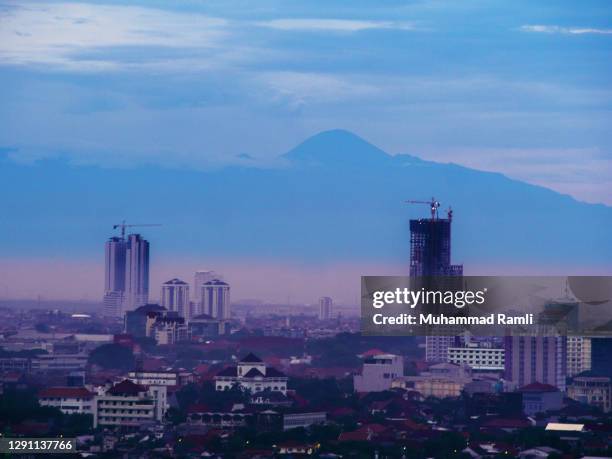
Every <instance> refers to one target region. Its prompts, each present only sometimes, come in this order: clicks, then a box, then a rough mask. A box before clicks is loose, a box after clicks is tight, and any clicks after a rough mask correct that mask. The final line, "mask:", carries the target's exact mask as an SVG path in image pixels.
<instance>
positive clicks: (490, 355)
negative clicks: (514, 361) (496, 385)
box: [448, 343, 505, 371]
mask: <svg viewBox="0 0 612 459" xmlns="http://www.w3.org/2000/svg"><path fill="white" fill-rule="evenodd" d="M504 354H505V351H504V349H503V348H494V347H482V346H480V345H478V344H477V343H469V344H467V345H466V346H465V347H449V348H448V362H450V363H456V364H459V365H461V364H466V365H469V366H470V367H471V368H472V370H475V371H504V368H505V366H504Z"/></svg>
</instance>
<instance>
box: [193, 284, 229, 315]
mask: <svg viewBox="0 0 612 459" xmlns="http://www.w3.org/2000/svg"><path fill="white" fill-rule="evenodd" d="M201 298H202V300H201V303H200V311H199V312H200V313H201V314H207V315H209V316H211V317H213V318H215V319H229V318H230V286H229V284H228V283H227V282H223V281H222V280H219V279H213V280H211V281H208V282H205V283H204V284H203V285H202V288H201Z"/></svg>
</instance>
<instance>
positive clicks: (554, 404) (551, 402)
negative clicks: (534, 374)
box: [519, 382, 563, 416]
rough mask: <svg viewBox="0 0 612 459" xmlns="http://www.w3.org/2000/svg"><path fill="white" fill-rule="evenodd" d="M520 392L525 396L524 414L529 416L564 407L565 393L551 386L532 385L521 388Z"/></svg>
mask: <svg viewBox="0 0 612 459" xmlns="http://www.w3.org/2000/svg"><path fill="white" fill-rule="evenodd" d="M519 392H520V393H522V394H523V412H524V413H525V414H526V415H527V416H531V415H534V414H537V413H543V412H545V411H552V410H559V409H561V407H562V406H563V393H562V392H561V391H559V389H557V388H556V387H555V386H551V385H550V384H542V383H537V382H536V383H531V384H528V385H526V386H523V387H521V388H520V389H519Z"/></svg>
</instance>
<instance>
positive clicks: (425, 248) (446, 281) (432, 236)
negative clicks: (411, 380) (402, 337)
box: [407, 198, 463, 362]
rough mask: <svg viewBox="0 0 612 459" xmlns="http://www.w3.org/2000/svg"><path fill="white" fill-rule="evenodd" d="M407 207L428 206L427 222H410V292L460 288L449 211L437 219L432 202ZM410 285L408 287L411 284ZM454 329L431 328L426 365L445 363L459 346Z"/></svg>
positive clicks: (461, 273) (461, 267)
mask: <svg viewBox="0 0 612 459" xmlns="http://www.w3.org/2000/svg"><path fill="white" fill-rule="evenodd" d="M407 202H408V203H410V204H427V205H429V207H430V212H431V216H430V218H427V219H425V218H423V219H418V220H410V277H411V278H412V282H414V287H413V288H419V287H425V288H428V289H436V290H437V289H438V288H437V287H439V286H440V284H443V285H444V290H452V289H455V288H460V286H461V282H462V281H461V277H462V276H463V265H452V264H451V222H452V217H453V212H452V210H450V209H449V210H448V212H447V218H439V216H438V208H439V207H440V203H439V202H438V201H436V200H435V198H432V199H431V201H407ZM412 282H411V283H412ZM459 333H460V330H458V329H457V328H456V327H444V326H436V327H432V330H431V335H429V336H427V337H426V339H425V359H426V360H427V361H429V362H445V361H447V357H448V348H450V347H454V346H456V345H458V337H457V335H458V334H459Z"/></svg>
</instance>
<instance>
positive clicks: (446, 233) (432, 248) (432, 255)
mask: <svg viewBox="0 0 612 459" xmlns="http://www.w3.org/2000/svg"><path fill="white" fill-rule="evenodd" d="M462 275H463V265H452V264H451V219H450V218H437V217H436V218H431V219H419V220H410V276H411V277H423V276H462Z"/></svg>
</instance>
